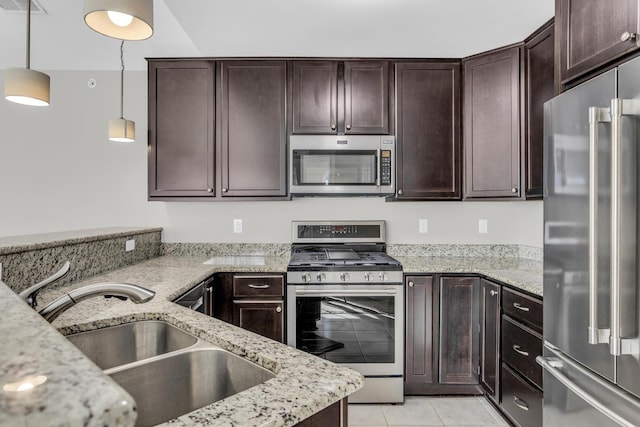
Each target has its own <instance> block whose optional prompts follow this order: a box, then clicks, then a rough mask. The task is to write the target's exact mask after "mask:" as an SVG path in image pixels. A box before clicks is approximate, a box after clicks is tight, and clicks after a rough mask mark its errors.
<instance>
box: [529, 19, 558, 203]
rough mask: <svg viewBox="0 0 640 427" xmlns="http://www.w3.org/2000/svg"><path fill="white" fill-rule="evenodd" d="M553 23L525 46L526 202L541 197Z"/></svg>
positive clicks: (550, 94) (550, 82) (551, 94)
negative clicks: (544, 129)
mask: <svg viewBox="0 0 640 427" xmlns="http://www.w3.org/2000/svg"><path fill="white" fill-rule="evenodd" d="M553 43H554V40H553V23H551V24H548V25H547V26H546V27H544V28H543V29H542V30H541V31H540V32H538V33H537V34H535V35H534V36H533V37H531V38H530V39H529V40H527V41H526V42H525V44H524V48H523V56H524V64H525V65H524V73H525V75H524V81H525V95H524V99H525V106H524V126H523V127H522V130H523V135H522V137H523V140H524V156H523V160H524V167H523V170H524V179H523V182H524V187H525V188H524V191H525V196H526V198H527V199H531V198H541V197H542V145H543V116H544V111H543V110H544V103H545V102H547V101H548V100H550V99H551V98H553V73H554V71H553V59H554V57H553V52H554V49H553V46H554V44H553Z"/></svg>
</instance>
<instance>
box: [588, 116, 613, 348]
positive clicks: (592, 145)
mask: <svg viewBox="0 0 640 427" xmlns="http://www.w3.org/2000/svg"><path fill="white" fill-rule="evenodd" d="M609 121H611V115H610V110H609V108H602V107H589V327H588V342H589V344H607V343H609V335H610V330H609V329H600V328H599V327H598V155H597V154H598V125H599V124H600V123H604V122H609Z"/></svg>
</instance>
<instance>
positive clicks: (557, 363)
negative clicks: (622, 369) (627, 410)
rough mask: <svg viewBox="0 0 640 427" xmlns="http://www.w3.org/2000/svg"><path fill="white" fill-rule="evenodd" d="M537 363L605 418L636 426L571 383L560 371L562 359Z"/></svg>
mask: <svg viewBox="0 0 640 427" xmlns="http://www.w3.org/2000/svg"><path fill="white" fill-rule="evenodd" d="M536 362H538V364H539V365H540V366H542V368H543V369H544V370H545V371H547V372H548V373H549V374H551V375H552V376H553V377H554V378H555V379H557V380H558V381H560V383H561V384H563V385H564V386H565V387H566V388H567V389H569V390H570V391H572V392H573V393H575V394H576V395H577V396H578V397H579V398H580V399H582V400H584V401H585V402H587V403H588V404H589V405H591V406H592V407H593V408H595V409H596V410H598V411H599V412H601V413H602V414H604V415H605V416H607V417H609V418H610V419H612V420H613V421H615V422H616V423H618V424H620V425H621V426H625V427H635V426H636V424H634V423H631V422H629V421H627V420H626V419H624V418H622V417H621V416H620V415H618V414H617V413H615V412H613V411H612V410H611V409H609V408H608V407H607V405H605V404H604V403H602V402H600V401H599V400H598V399H596V398H595V397H593V396H592V395H591V394H590V393H588V392H587V391H585V390H583V389H582V388H580V387H579V386H578V385H577V384H575V383H574V382H573V381H571V379H570V378H568V377H567V376H566V375H564V374H563V373H562V371H561V370H560V369H562V367H563V366H564V364H563V362H562V361H561V360H560V359H558V358H555V357H543V356H538V357H536Z"/></svg>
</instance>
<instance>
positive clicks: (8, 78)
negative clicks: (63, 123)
mask: <svg viewBox="0 0 640 427" xmlns="http://www.w3.org/2000/svg"><path fill="white" fill-rule="evenodd" d="M49 80H50V79H49V76H48V75H46V74H44V73H41V72H40V71H36V70H32V69H31V0H27V66H26V68H7V69H6V70H5V73H4V97H5V98H6V99H7V100H8V101H11V102H16V103H18V104H25V105H35V106H38V107H44V106H47V105H49Z"/></svg>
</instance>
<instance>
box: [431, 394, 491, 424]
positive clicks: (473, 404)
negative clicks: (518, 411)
mask: <svg viewBox="0 0 640 427" xmlns="http://www.w3.org/2000/svg"><path fill="white" fill-rule="evenodd" d="M430 402H431V405H432V406H433V408H434V409H435V411H436V412H437V413H438V415H439V416H440V418H442V421H443V422H444V425H445V426H477V425H480V426H491V425H497V424H498V421H497V419H496V418H495V417H494V416H493V415H492V414H491V412H489V409H488V408H487V407H486V406H485V405H484V402H481V401H480V400H478V399H477V398H475V397H468V398H458V397H455V398H442V399H431V401H430Z"/></svg>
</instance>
